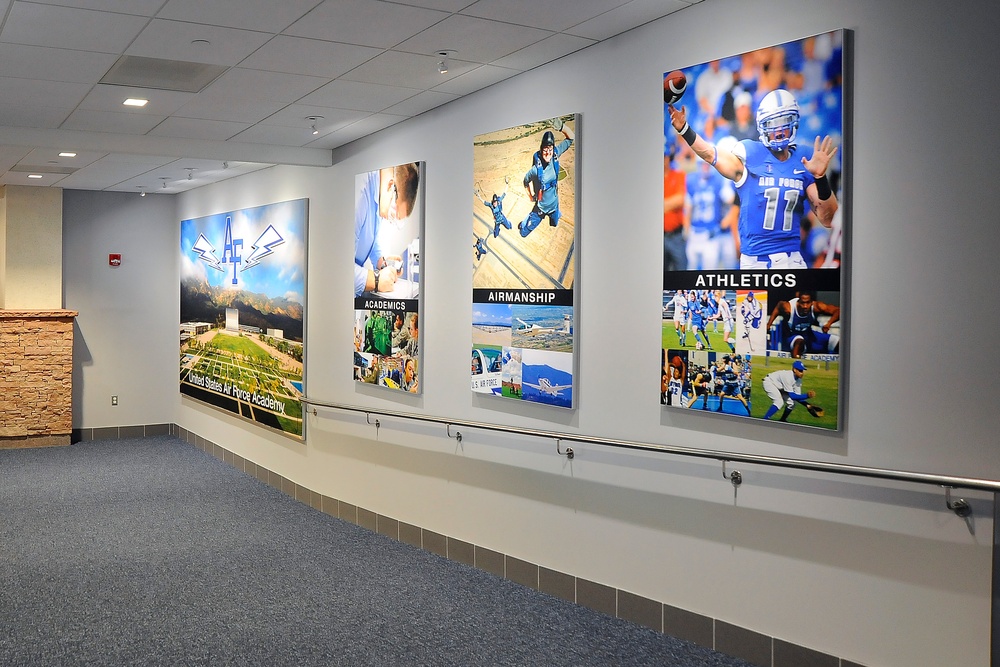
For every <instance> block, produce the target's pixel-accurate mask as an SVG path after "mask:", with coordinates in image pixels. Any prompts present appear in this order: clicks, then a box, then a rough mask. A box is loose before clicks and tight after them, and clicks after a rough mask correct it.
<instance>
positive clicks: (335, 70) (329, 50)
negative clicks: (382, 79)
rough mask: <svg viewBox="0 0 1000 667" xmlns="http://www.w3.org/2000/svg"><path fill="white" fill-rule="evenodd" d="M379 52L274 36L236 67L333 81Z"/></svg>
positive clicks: (365, 47)
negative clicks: (305, 75) (325, 78)
mask: <svg viewBox="0 0 1000 667" xmlns="http://www.w3.org/2000/svg"><path fill="white" fill-rule="evenodd" d="M380 53H382V49H376V48H373V47H370V46H355V45H353V44H341V43H339V42H326V41H323V40H319V39H306V38H304V37H289V36H287V35H278V36H277V37H275V38H273V39H272V40H271V41H269V42H268V43H267V44H265V45H264V46H262V47H260V48H259V49H258V50H257V51H256V52H254V53H253V54H252V55H251V56H250V57H249V58H247V59H246V60H244V61H243V62H241V63H240V67H243V68H247V69H260V70H267V71H270V72H290V73H292V74H308V75H311V76H323V77H328V78H330V79H335V78H337V77H338V76H340V75H341V74H344V73H345V72H349V71H350V70H352V69H354V68H355V67H357V66H358V65H360V64H362V63H363V62H365V61H367V60H370V59H372V58H374V57H375V56H377V55H378V54H380Z"/></svg>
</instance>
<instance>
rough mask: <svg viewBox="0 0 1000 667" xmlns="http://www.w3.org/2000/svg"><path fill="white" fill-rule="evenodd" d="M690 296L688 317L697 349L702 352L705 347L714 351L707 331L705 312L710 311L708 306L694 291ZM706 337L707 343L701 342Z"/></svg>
mask: <svg viewBox="0 0 1000 667" xmlns="http://www.w3.org/2000/svg"><path fill="white" fill-rule="evenodd" d="M688 294H689V296H688V317H689V318H690V320H691V332H692V333H693V334H694V340H695V348H696V349H698V350H701V349H703V348H705V347H707V348H708V349H710V350H711V349H712V343H710V342H709V340H708V332H707V331H705V311H706V310H708V304H707V303H706V302H705V301H703V300H701V299H699V298H698V295H697V294H696V293H695V291H694V290H691V291H690V292H689V293H688ZM699 332H701V336H704V337H705V342H704V343H702V342H701V336H699V335H698V334H699Z"/></svg>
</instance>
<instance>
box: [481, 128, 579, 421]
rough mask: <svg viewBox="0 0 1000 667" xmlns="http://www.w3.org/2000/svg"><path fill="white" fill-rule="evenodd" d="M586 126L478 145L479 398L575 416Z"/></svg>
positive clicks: (491, 136)
mask: <svg viewBox="0 0 1000 667" xmlns="http://www.w3.org/2000/svg"><path fill="white" fill-rule="evenodd" d="M578 118H579V117H578V116H577V115H567V116H561V117H557V118H550V119H547V120H540V121H537V122H532V123H527V124H524V125H518V126H516V127H511V128H507V129H503V130H498V131H496V132H490V133H488V134H482V135H479V136H477V137H475V139H474V142H473V183H474V187H473V193H472V194H473V199H472V275H473V278H472V288H473V289H472V366H471V387H472V391H474V392H478V393H483V394H491V395H495V396H502V397H504V398H508V399H514V400H523V401H530V402H534V403H543V404H546V405H552V406H557V407H563V408H572V407H573V395H574V377H575V368H576V356H575V344H574V340H575V334H576V327H575V317H574V315H575V313H574V279H575V276H576V239H577V229H578V224H579V218H578V216H577V210H578V209H577V189H576V184H577V172H576V166H577V153H578V152H579V137H578V136H577V133H576V128H577V120H578Z"/></svg>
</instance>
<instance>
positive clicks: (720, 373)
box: [659, 30, 849, 429]
mask: <svg viewBox="0 0 1000 667" xmlns="http://www.w3.org/2000/svg"><path fill="white" fill-rule="evenodd" d="M844 37H845V33H844V31H843V30H838V31H834V32H829V33H824V34H821V35H814V36H811V37H807V38H805V39H797V40H792V41H788V42H785V43H783V44H778V45H775V46H769V47H766V48H761V49H756V50H754V51H750V52H747V53H741V54H737V55H733V56H730V57H726V58H720V59H719V60H713V61H711V62H708V63H701V64H698V65H692V66H690V67H686V68H683V69H676V70H670V71H667V72H666V73H665V74H664V76H663V97H664V104H663V119H664V120H663V129H664V152H663V261H664V266H663V308H662V314H661V317H662V346H661V350H660V360H659V361H660V368H661V369H662V370H661V373H662V376H661V386H660V403H661V404H663V405H664V406H667V407H669V408H671V409H685V410H696V411H706V412H708V411H711V412H716V413H724V414H727V415H733V416H736V417H743V418H749V419H756V420H770V421H772V422H779V421H780V422H787V423H791V424H798V425H804V426H812V427H818V428H824V429H839V428H840V425H841V414H840V408H841V401H840V397H841V395H842V392H843V387H842V378H841V368H842V364H841V359H842V357H841V354H842V353H843V350H844V348H845V332H844V331H843V329H842V326H841V324H842V322H843V320H844V319H845V317H844V316H845V314H846V309H847V303H846V302H845V299H844V292H843V277H842V276H843V272H844V271H845V270H846V269H847V266H848V264H847V262H848V258H847V257H846V253H845V247H844V243H843V238H844V237H843V234H844V214H843V212H844V208H845V198H846V197H847V196H849V193H847V192H845V191H844V188H843V185H844V183H845V181H848V180H849V179H847V178H846V174H845V169H844V165H845V164H846V163H845V160H844V152H845V148H846V146H845V145H844V86H845V76H846V72H845V69H844Z"/></svg>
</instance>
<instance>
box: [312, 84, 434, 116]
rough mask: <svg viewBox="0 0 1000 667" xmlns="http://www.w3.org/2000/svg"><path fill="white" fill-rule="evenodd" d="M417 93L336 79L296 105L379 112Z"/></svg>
mask: <svg viewBox="0 0 1000 667" xmlns="http://www.w3.org/2000/svg"><path fill="white" fill-rule="evenodd" d="M418 92H420V91H419V90H416V89H414V88H405V87H400V86H383V85H379V84H375V83H364V82H360V81H345V80H343V79H337V80H336V81H331V82H330V83H328V84H326V85H325V86H323V87H322V88H320V89H319V90H317V91H315V92H312V93H310V94H309V95H306V96H305V97H303V98H302V99H300V100H299V101H298V103H299V104H315V105H317V106H323V107H331V108H335V109H352V110H355V111H381V110H382V109H385V108H386V107H389V106H392V105H393V104H397V103H398V102H402V101H403V100H405V99H406V98H408V97H413V96H414V95H416V94H417V93H418Z"/></svg>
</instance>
